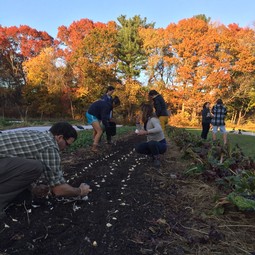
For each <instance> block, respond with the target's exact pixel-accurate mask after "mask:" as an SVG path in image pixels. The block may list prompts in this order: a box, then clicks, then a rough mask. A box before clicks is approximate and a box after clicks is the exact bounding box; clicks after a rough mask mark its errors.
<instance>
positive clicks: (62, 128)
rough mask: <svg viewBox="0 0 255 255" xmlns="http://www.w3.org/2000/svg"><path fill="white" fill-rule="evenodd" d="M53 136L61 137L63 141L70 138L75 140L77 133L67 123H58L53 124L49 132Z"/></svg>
mask: <svg viewBox="0 0 255 255" xmlns="http://www.w3.org/2000/svg"><path fill="white" fill-rule="evenodd" d="M49 131H50V132H51V133H52V134H53V135H63V137H64V139H69V138H70V137H72V138H74V140H76V139H77V131H76V130H75V128H74V127H73V126H72V125H71V124H69V123H68V122H58V123H55V124H54V125H53V126H52V127H51V128H50V130H49Z"/></svg>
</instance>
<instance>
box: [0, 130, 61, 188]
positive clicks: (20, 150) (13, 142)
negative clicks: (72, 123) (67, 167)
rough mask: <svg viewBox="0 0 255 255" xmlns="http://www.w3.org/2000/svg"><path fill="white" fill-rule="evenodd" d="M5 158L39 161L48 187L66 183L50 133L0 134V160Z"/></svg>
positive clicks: (56, 148)
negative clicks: (42, 166)
mask: <svg viewBox="0 0 255 255" xmlns="http://www.w3.org/2000/svg"><path fill="white" fill-rule="evenodd" d="M6 157H8V158H9V157H21V158H27V159H35V160H39V161H41V162H42V164H43V165H44V170H43V174H44V176H45V178H46V180H47V181H48V184H49V185H50V186H56V185H59V184H63V183H66V181H65V179H64V177H63V172H62V169H61V159H60V155H59V147H58V144H57V142H56V141H55V139H54V137H53V135H52V134H51V133H50V132H39V131H31V130H25V131H14V132H12V131H11V132H3V133H0V159H1V158H6Z"/></svg>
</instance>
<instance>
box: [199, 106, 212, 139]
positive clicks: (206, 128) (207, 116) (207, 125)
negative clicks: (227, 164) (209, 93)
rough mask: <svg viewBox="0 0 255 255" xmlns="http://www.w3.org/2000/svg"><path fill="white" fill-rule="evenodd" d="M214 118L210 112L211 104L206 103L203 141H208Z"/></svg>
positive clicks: (203, 111)
mask: <svg viewBox="0 0 255 255" xmlns="http://www.w3.org/2000/svg"><path fill="white" fill-rule="evenodd" d="M212 117H213V115H212V114H211V112H210V103H209V102H205V103H204V105H203V110H202V133H201V138H202V139H205V140H206V139H207V135H208V132H209V130H210V126H211V120H212Z"/></svg>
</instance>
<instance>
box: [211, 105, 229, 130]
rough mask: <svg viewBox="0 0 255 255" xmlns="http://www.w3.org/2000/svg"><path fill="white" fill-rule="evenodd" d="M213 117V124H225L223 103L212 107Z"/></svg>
mask: <svg viewBox="0 0 255 255" xmlns="http://www.w3.org/2000/svg"><path fill="white" fill-rule="evenodd" d="M212 113H213V115H214V117H213V118H212V121H211V123H212V125H213V126H225V117H226V115H227V108H226V107H225V106H224V105H220V104H216V105H214V106H213V108H212Z"/></svg>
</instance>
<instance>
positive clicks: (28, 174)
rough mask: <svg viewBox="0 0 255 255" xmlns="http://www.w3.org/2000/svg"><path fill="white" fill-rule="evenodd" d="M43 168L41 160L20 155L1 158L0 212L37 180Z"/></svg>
mask: <svg viewBox="0 0 255 255" xmlns="http://www.w3.org/2000/svg"><path fill="white" fill-rule="evenodd" d="M42 170H43V165H42V163H41V162H40V161H38V160H34V159H25V158H19V157H11V158H0V212H1V211H2V210H3V209H4V208H5V207H6V206H7V205H8V204H9V203H10V202H12V200H14V199H15V198H16V196H17V195H18V194H19V193H21V192H22V191H24V190H25V189H27V188H30V185H31V183H33V182H34V181H35V180H37V179H38V178H39V177H40V175H41V173H42Z"/></svg>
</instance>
